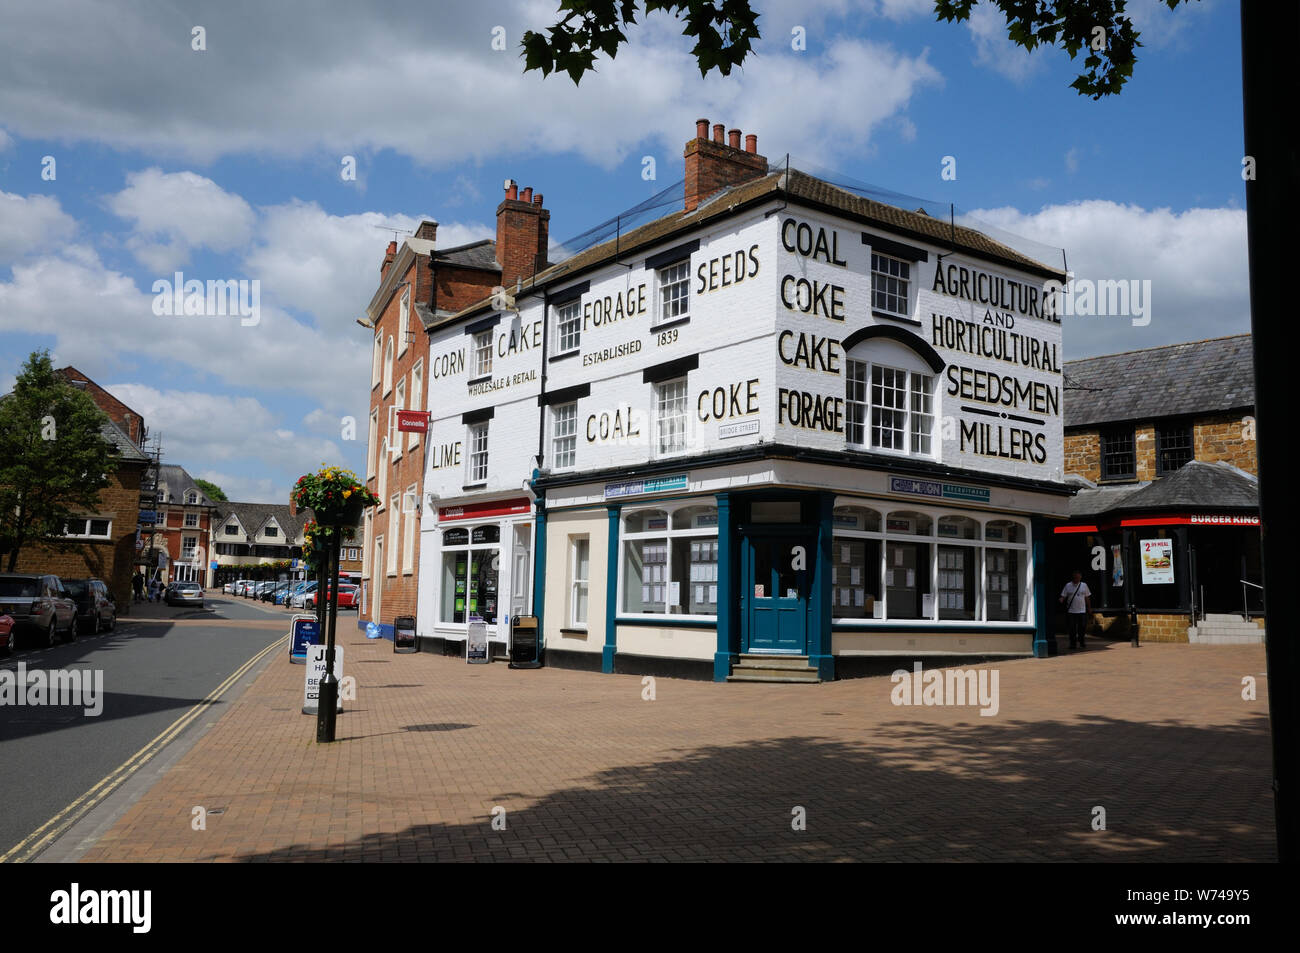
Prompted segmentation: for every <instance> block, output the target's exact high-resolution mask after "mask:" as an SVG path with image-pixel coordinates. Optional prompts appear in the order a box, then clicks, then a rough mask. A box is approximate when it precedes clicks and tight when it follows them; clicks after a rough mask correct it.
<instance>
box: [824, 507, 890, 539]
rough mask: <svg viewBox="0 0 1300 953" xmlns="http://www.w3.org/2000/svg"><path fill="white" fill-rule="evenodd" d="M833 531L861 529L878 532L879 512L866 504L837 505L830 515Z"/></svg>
mask: <svg viewBox="0 0 1300 953" xmlns="http://www.w3.org/2000/svg"><path fill="white" fill-rule="evenodd" d="M831 519H832V522H833V523H834V524H835V532H837V533H838V532H840V531H841V530H863V531H865V532H868V533H879V532H880V514H879V513H878V512H876V511H875V510H873V509H871V508H870V507H866V506H837V507H835V512H834V513H833V514H832V515H831Z"/></svg>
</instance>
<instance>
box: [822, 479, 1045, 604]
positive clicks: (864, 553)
mask: <svg viewBox="0 0 1300 953" xmlns="http://www.w3.org/2000/svg"><path fill="white" fill-rule="evenodd" d="M832 518H833V523H834V527H835V535H834V541H833V544H832V557H833V562H832V568H831V607H832V610H831V611H832V617H833V619H834V620H835V621H844V622H855V621H867V620H874V621H880V622H887V621H889V620H916V621H939V622H975V623H979V622H1025V621H1026V620H1027V619H1028V603H1029V599H1028V591H1029V590H1028V585H1029V579H1028V566H1029V556H1030V554H1029V543H1028V531H1027V529H1026V527H1025V526H1024V524H1023V523H1021V522H1020V521H1019V520H1013V519H1007V518H1002V517H980V516H978V515H974V514H966V513H955V512H951V511H943V510H935V509H925V510H922V509H887V508H885V507H881V508H880V509H875V508H873V507H870V506H865V505H858V504H847V505H840V506H837V507H836V508H835V511H834V513H833V517H832ZM882 594H883V598H882Z"/></svg>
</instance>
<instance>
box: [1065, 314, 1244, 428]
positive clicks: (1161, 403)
mask: <svg viewBox="0 0 1300 953" xmlns="http://www.w3.org/2000/svg"><path fill="white" fill-rule="evenodd" d="M1253 362H1254V351H1253V349H1252V346H1251V338H1250V335H1249V334H1237V335H1233V336H1232V337H1223V338H1213V339H1211V340H1208V341H1191V342H1188V343H1186V344H1171V345H1168V346H1166V347H1152V348H1146V349H1144V350H1141V351H1125V352H1124V353H1122V354H1106V355H1103V356H1101V357H1089V358H1084V359H1083V360H1078V361H1066V362H1065V364H1064V366H1063V367H1062V371H1063V372H1064V375H1065V386H1064V388H1063V394H1062V403H1063V404H1064V407H1063V410H1064V416H1065V426H1066V427H1088V426H1095V425H1097V424H1103V423H1111V422H1119V421H1129V420H1152V419H1155V418H1159V417H1175V416H1183V415H1188V414H1204V413H1211V412H1214V411H1221V410H1237V409H1241V408H1246V407H1253V406H1254V405H1255V369H1254V364H1253Z"/></svg>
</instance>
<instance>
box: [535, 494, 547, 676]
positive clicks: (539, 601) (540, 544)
mask: <svg viewBox="0 0 1300 953" xmlns="http://www.w3.org/2000/svg"><path fill="white" fill-rule="evenodd" d="M533 478H534V479H536V478H537V471H536V470H534V471H533ZM545 613H546V500H544V499H539V500H538V501H537V516H536V519H535V520H534V521H533V615H535V616H537V660H538V661H539V662H540V661H541V660H542V652H543V650H544V649H545V648H546V626H545V625H543V617H544V616H545Z"/></svg>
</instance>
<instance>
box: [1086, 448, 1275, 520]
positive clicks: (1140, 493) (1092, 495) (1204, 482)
mask: <svg viewBox="0 0 1300 953" xmlns="http://www.w3.org/2000/svg"><path fill="white" fill-rule="evenodd" d="M1258 507H1259V480H1258V478H1256V477H1255V476H1253V475H1251V474H1249V473H1247V472H1246V471H1244V470H1241V469H1238V468H1237V467H1234V466H1232V465H1231V464H1228V463H1223V462H1221V461H1220V462H1215V463H1206V462H1205V461H1203V460H1193V461H1191V462H1190V463H1187V464H1185V465H1184V466H1182V467H1180V468H1179V469H1177V470H1175V471H1174V472H1173V473H1171V474H1169V475H1168V476H1164V477H1161V478H1160V479H1158V480H1150V481H1146V482H1143V483H1130V484H1125V485H1124V486H1101V487H1095V488H1092V487H1089V488H1086V489H1083V490H1080V491H1079V492H1078V493H1077V494H1076V495H1075V496H1074V498H1073V499H1071V500H1070V517H1071V519H1078V518H1081V517H1097V516H1102V515H1105V514H1110V513H1119V512H1136V511H1139V510H1140V511H1151V510H1162V509H1163V510H1175V509H1181V510H1224V509H1252V510H1253V509H1257V508H1258Z"/></svg>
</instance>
